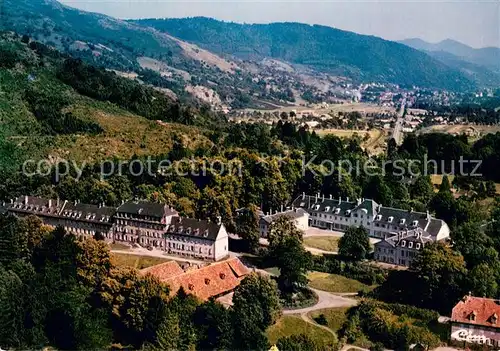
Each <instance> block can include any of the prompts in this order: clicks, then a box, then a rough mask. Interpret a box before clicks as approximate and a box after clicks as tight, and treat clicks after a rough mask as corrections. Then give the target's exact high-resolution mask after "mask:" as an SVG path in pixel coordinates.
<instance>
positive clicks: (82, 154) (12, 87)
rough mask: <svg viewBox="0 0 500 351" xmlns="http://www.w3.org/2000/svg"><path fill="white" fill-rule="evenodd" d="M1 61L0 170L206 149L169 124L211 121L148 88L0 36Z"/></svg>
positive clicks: (188, 131)
mask: <svg viewBox="0 0 500 351" xmlns="http://www.w3.org/2000/svg"><path fill="white" fill-rule="evenodd" d="M0 57H1V59H0V91H1V94H0V130H1V133H0V148H1V150H3V152H2V155H3V156H2V160H1V161H2V165H8V164H13V165H18V164H19V162H18V161H19V160H22V159H25V158H28V157H31V158H33V157H35V158H42V157H43V158H47V157H49V158H51V159H53V160H57V159H61V158H65V159H72V160H77V161H82V160H94V161H97V160H100V159H104V158H106V157H111V156H113V157H115V156H116V157H119V158H130V157H132V156H133V155H146V154H147V155H159V154H165V153H168V152H169V151H170V149H172V146H173V144H174V140H175V141H176V142H179V143H182V144H183V145H185V146H187V147H193V148H196V147H197V146H198V145H210V141H209V140H208V139H206V138H204V137H203V136H202V133H200V131H199V129H198V128H197V127H194V126H192V127H188V126H183V125H181V124H175V123H171V122H177V123H183V124H191V125H198V126H209V125H211V124H213V123H215V124H216V123H217V122H215V116H212V115H208V114H205V115H202V114H201V113H199V111H197V110H196V109H194V108H191V107H186V106H183V105H181V104H179V103H178V102H177V101H174V100H172V99H171V98H169V97H167V96H166V95H164V94H162V93H161V92H158V91H156V90H154V89H152V88H149V87H146V86H144V85H141V84H140V83H137V82H134V81H131V80H128V79H125V78H121V77H118V76H117V75H115V74H114V73H112V72H109V71H105V70H103V69H98V68H95V67H93V66H89V65H87V64H84V63H82V61H80V60H76V59H73V58H71V57H67V56H64V55H62V54H60V53H59V52H57V51H55V50H52V49H50V48H48V47H46V46H45V45H43V44H40V43H38V42H34V41H30V39H29V38H27V37H23V38H22V40H21V38H20V37H19V36H17V35H15V34H8V33H6V34H3V35H2V36H1V37H0Z"/></svg>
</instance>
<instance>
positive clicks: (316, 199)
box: [314, 194, 318, 202]
mask: <svg viewBox="0 0 500 351" xmlns="http://www.w3.org/2000/svg"><path fill="white" fill-rule="evenodd" d="M314 199H315V201H314V202H318V194H316V196H315V197H314Z"/></svg>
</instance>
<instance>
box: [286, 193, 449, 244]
mask: <svg viewBox="0 0 500 351" xmlns="http://www.w3.org/2000/svg"><path fill="white" fill-rule="evenodd" d="M293 206H294V207H300V208H303V209H304V210H306V211H307V212H308V213H309V225H310V226H312V227H317V228H322V229H328V230H335V231H345V230H347V228H349V227H351V226H356V227H359V226H363V227H364V228H366V229H367V230H368V233H369V236H371V237H373V238H379V239H384V238H387V237H392V236H394V235H395V234H397V233H399V232H402V231H407V230H415V229H417V228H419V229H421V231H422V233H423V234H424V236H425V237H427V236H430V237H432V238H433V240H442V239H445V238H447V237H449V235H450V228H449V227H448V225H447V224H446V222H444V221H443V220H440V219H437V218H434V217H432V216H431V215H430V214H429V212H427V213H423V212H415V211H411V210H410V211H407V210H402V209H397V208H392V207H384V206H382V205H380V204H378V203H376V202H375V201H373V200H369V199H357V200H356V201H349V199H345V200H343V199H333V198H332V197H325V196H324V195H319V194H318V195H315V196H310V195H306V194H302V195H301V196H299V197H297V198H296V199H295V200H294V201H293Z"/></svg>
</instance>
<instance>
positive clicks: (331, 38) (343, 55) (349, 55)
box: [129, 17, 471, 88]
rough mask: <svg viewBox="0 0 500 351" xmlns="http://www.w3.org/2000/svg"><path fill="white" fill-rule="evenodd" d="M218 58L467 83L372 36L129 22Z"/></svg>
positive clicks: (287, 26) (438, 83)
mask: <svg viewBox="0 0 500 351" xmlns="http://www.w3.org/2000/svg"><path fill="white" fill-rule="evenodd" d="M129 22H132V23H135V24H139V25H142V26H149V27H153V28H155V29H157V30H159V31H162V32H166V33H168V34H170V35H172V36H174V37H177V38H179V39H181V40H185V41H188V42H192V43H195V44H196V45H198V46H200V47H203V48H205V49H207V50H210V51H212V52H215V53H218V54H226V55H234V56H236V57H239V58H243V59H248V58H255V57H256V58H263V57H270V58H275V59H282V60H285V61H288V62H291V63H295V64H303V65H307V66H310V67H313V68H315V69H319V70H321V71H324V72H329V73H333V74H339V75H342V74H347V75H351V76H354V78H355V79H358V80H361V81H369V80H378V81H385V82H391V83H396V84H403V85H420V86H428V87H438V88H439V87H440V88H465V87H466V86H470V85H471V84H470V81H468V79H467V78H466V77H465V76H463V75H462V74H460V73H458V72H456V71H455V70H454V69H451V68H450V67H448V66H446V65H444V64H442V63H441V62H440V61H438V60H434V59H433V58H431V57H430V56H428V55H425V54H423V53H422V52H420V51H418V50H415V49H412V48H408V47H407V46H405V45H402V44H400V43H396V42H392V41H388V40H385V39H382V38H378V37H375V36H367V35H361V34H357V33H354V32H348V31H343V30H340V29H337V28H332V27H328V26H323V25H310V24H303V23H297V22H280V23H271V24H240V23H236V22H224V21H218V20H216V19H212V18H207V17H192V18H184V19H142V20H133V21H129Z"/></svg>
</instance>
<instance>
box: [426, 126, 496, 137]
mask: <svg viewBox="0 0 500 351" xmlns="http://www.w3.org/2000/svg"><path fill="white" fill-rule="evenodd" d="M497 132H500V125H492V126H488V125H473V124H455V125H446V124H440V125H434V126H430V127H426V128H423V129H422V130H420V131H419V133H446V134H452V135H460V134H464V133H465V134H466V135H467V136H469V138H470V139H471V140H477V139H479V138H481V137H482V136H484V135H486V134H491V133H497Z"/></svg>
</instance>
